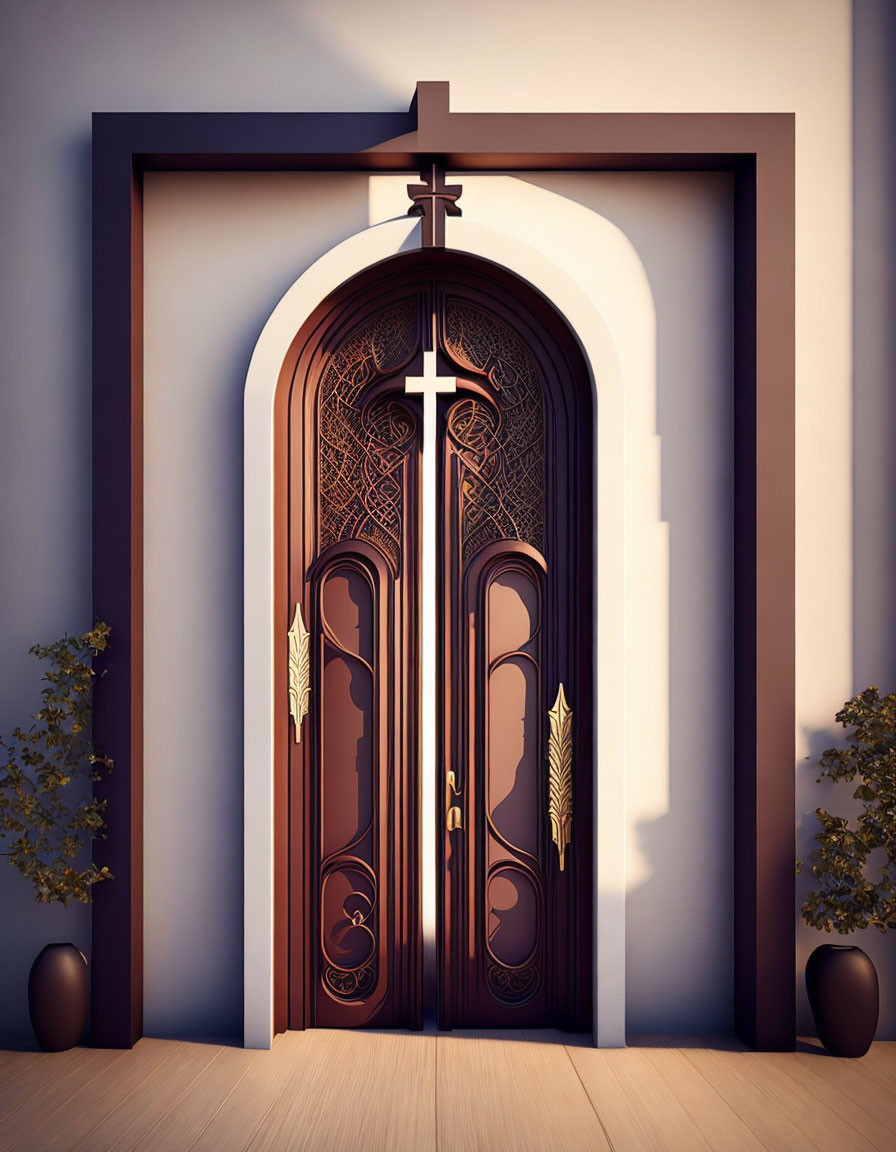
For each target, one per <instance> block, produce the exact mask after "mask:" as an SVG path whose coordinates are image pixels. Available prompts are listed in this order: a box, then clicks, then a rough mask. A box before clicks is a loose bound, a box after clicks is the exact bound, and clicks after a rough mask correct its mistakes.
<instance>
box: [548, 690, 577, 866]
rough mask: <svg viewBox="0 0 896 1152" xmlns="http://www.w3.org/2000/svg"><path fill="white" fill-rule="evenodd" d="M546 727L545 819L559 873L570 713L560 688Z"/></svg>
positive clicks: (568, 791)
mask: <svg viewBox="0 0 896 1152" xmlns="http://www.w3.org/2000/svg"><path fill="white" fill-rule="evenodd" d="M548 724H549V734H548V764H549V765H550V774H549V784H548V816H549V817H550V820H551V839H552V840H553V841H554V843H555V844H556V845H557V852H558V854H559V856H560V871H561V872H562V871H563V865H564V858H565V856H566V847H567V845H568V844H569V841H570V839H571V838H572V709H571V708H570V706H569V705H568V704H567V702H566V693H565V692H564V691H563V685H562V684H561V685H560V687H559V689H558V691H557V699H556V700H555V701H554V707H553V708H551V710H550V711H549V712H548Z"/></svg>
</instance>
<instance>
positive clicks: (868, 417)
mask: <svg viewBox="0 0 896 1152" xmlns="http://www.w3.org/2000/svg"><path fill="white" fill-rule="evenodd" d="M856 11H857V17H856V28H857V39H856V48H857V51H859V52H860V57H859V62H858V66H857V69H856V78H857V82H858V84H859V94H860V99H861V100H862V101H863V102H864V103H863V108H864V110H865V114H864V115H863V117H862V118H861V121H860V122H859V134H860V135H861V136H863V139H864V135H863V133H864V129H865V126H867V125H868V124H873V125H876V126H878V127H880V125H881V124H882V123H883V125H884V128H886V123H887V121H886V117H881V115H875V114H874V113H875V111H876V109H879V108H880V107H881V103H882V101H883V99H884V98H885V97H886V98H889V96H890V92H891V88H890V87H889V86H890V85H891V83H892V76H893V74H894V71H896V69H894V67H893V57H892V52H893V48H892V38H891V39H889V40H888V39H887V38H886V34H885V33H886V29H887V28H888V27H890V25H888V23H887V22H888V19H889V17H888V15H887V6H886V4H884V3H881V2H880V0H858V2H857V4H856ZM433 19H437V20H438V34H437V35H434V34H433V26H432V23H431V22H430V20H429V19H428V18H427V17H426V14H425V12H423V11H422V10H421V9H420V6H419V5H418V4H416V3H413V2H412V0H382V2H380V3H378V4H376V5H370V4H369V3H365V2H362V0H339V2H333V0H330V2H326V3H325V2H324V0H304V2H303V3H301V4H298V3H295V2H290V0H260V2H259V3H256V4H254V5H251V6H247V5H244V4H237V3H235V2H233V0H225V2H224V3H221V2H220V0H215V2H214V3H213V2H212V0H192V2H191V4H190V5H189V6H188V7H187V8H186V10H185V6H184V5H182V4H181V3H179V2H177V0H157V3H155V4H153V5H151V6H149V5H146V4H144V3H142V2H138V0H121V2H119V3H117V4H114V5H112V4H108V3H105V2H101V0H44V2H43V3H41V4H31V5H24V4H23V5H17V6H14V7H10V8H9V9H8V10H7V11H6V12H5V13H4V35H3V37H2V40H0V139H2V141H3V147H4V169H3V177H2V180H0V219H2V220H3V222H4V233H3V242H4V248H3V250H4V259H3V261H2V266H0V282H2V285H3V288H2V300H3V308H2V309H0V372H2V380H3V388H2V399H0V404H2V414H0V468H2V484H0V524H2V530H3V533H4V535H3V549H2V553H0V603H2V604H3V605H4V606H6V610H5V612H4V614H3V624H4V627H3V629H2V630H0V730H8V729H9V727H11V725H12V724H14V723H15V722H16V721H17V720H18V719H20V718H21V717H22V715H23V713H24V712H26V711H27V710H28V709H30V707H31V701H32V700H33V699H34V698H35V697H36V684H35V683H34V670H33V668H32V667H31V663H32V662H31V661H30V659H29V658H28V657H26V656H25V655H24V653H25V650H26V649H27V647H28V645H29V644H30V643H32V642H33V641H34V640H36V639H47V638H51V637H52V636H54V635H56V634H58V633H60V632H61V631H62V630H63V629H66V628H67V629H69V630H73V629H81V628H83V627H86V626H87V624H88V623H89V621H90V613H91V606H90V548H89V536H90V432H89V405H90V377H89V371H90V364H89V359H90V357H89V327H90V314H89V279H90V259H89V236H90V217H89V195H90V185H89V179H90V175H89V131H90V124H89V115H90V112H91V111H93V110H118V111H130V110H140V111H146V110H160V111H161V110H233V109H242V110H274V111H276V110H280V109H289V110H295V109H346V110H364V109H377V110H397V109H402V108H405V107H406V106H407V103H408V100H409V98H410V95H411V93H412V91H413V86H414V82H415V81H416V80H417V79H450V80H451V82H452V99H453V104H454V107H455V108H457V109H458V110H464V109H483V110H492V109H495V110H505V109H545V110H549V109H562V110H571V109H582V110H590V111H602V110H626V111H638V110H649V111H655V110H658V109H659V110H668V111H720V110H727V111H737V110H740V111H751V112H753V111H766V110H772V111H790V112H794V113H795V114H796V123H797V486H798V487H797V521H798V537H797V571H798V581H799V583H798V601H797V737H798V743H799V747H798V753H799V756H800V761H799V765H800V768H801V769H802V765H803V760H802V757H803V756H804V755H806V754H808V753H809V751H810V750H815V748H816V747H817V746H818V745H821V746H823V745H824V743H825V742H826V741H827V739H828V736H827V735H826V734H825V735H822V736H821V737H818V738H817V739H816V738H815V736H814V735H813V734H814V733H816V732H818V731H822V732H823V733H826V732H830V733H831V735H832V736H835V735H836V734H837V733H836V732H834V731H833V730H832V729H831V720H832V716H833V713H834V711H835V710H836V708H837V707H838V706H839V704H840V703H841V702H842V701H843V700H844V699H845V698H846V697H847V696H848V695H850V694H851V692H852V691H853V690H854V689H855V688H857V687H862V686H863V683H864V681H865V680H867V679H868V678H880V679H883V677H884V676H886V675H890V676H892V675H893V671H894V664H893V647H894V645H893V644H892V643H889V644H888V645H887V646H886V650H885V651H882V646H881V645H880V643H879V641H878V639H877V637H878V636H880V634H881V633H882V632H883V631H884V630H885V629H884V628H882V627H881V625H880V622H881V621H890V622H892V608H891V604H892V596H891V595H890V592H889V587H890V580H889V571H890V568H891V565H889V563H888V560H889V557H890V556H892V554H893V551H892V541H893V536H892V533H891V532H890V531H889V529H887V530H886V531H885V533H884V534H885V535H886V538H887V541H888V542H889V547H888V548H883V547H881V546H880V544H879V541H880V527H879V526H880V524H881V523H883V524H884V525H889V524H892V522H893V517H892V498H891V497H890V496H889V495H880V493H883V492H885V491H886V487H887V486H886V484H885V483H883V482H881V478H884V477H886V476H887V475H888V472H887V468H888V467H889V465H888V461H889V460H891V459H892V458H893V455H894V452H893V444H894V438H896V432H894V426H893V421H892V419H891V415H892V413H891V409H890V407H889V404H890V401H889V400H888V399H887V397H888V394H889V390H890V387H891V385H890V382H889V380H888V377H887V371H888V365H889V364H890V363H891V361H892V357H891V356H890V355H889V352H890V350H891V348H890V345H889V344H888V343H887V341H888V339H889V337H888V335H887V333H888V332H889V330H890V329H891V327H892V326H891V324H890V320H889V317H890V316H891V315H892V309H891V308H886V307H883V308H882V309H881V311H880V312H879V313H878V312H876V311H874V310H871V309H869V308H868V307H862V315H861V322H857V334H858V335H859V337H860V342H859V343H858V344H857V345H856V351H855V361H854V367H855V373H856V380H857V383H859V384H860V387H861V392H860V394H859V393H857V395H856V401H857V409H856V415H857V418H858V419H862V420H863V421H865V424H864V425H863V426H867V424H868V423H869V422H870V423H871V425H872V427H873V430H874V433H875V434H874V435H871V436H869V437H867V438H863V439H862V441H861V443H860V449H861V453H860V454H861V456H862V461H861V465H862V466H861V468H859V466H858V462H857V474H858V475H859V477H860V478H861V480H862V482H863V484H866V485H869V486H871V487H872V488H873V489H874V490H873V493H871V494H870V495H869V497H868V500H864V499H862V498H861V497H860V503H859V504H858V509H859V511H860V512H861V513H862V517H863V518H862V522H861V524H859V523H857V526H856V533H855V536H854V535H853V512H852V496H851V493H852V481H853V467H852V458H851V448H852V441H851V402H852V392H851V372H852V370H853V360H852V357H851V350H850V338H851V302H852V297H851V264H850V260H851V243H852V233H851V220H850V210H851V191H852V184H851V90H850V83H851V77H850V52H851V7H850V5H849V3H848V2H847V0H824V2H823V3H819V2H818V0H755V2H753V3H750V4H743V3H741V2H740V0H679V2H677V3H675V4H668V3H666V2H665V0H630V2H629V3H628V4H627V5H620V4H617V3H615V2H611V0H595V2H594V3H592V4H590V5H583V4H582V3H581V2H580V0H556V3H554V4H553V5H552V6H551V19H550V20H545V19H544V6H543V5H542V4H540V3H535V0H526V2H525V3H520V2H519V0H514V2H513V3H511V0H495V2H493V3H490V4H489V5H482V4H481V3H479V2H478V0H458V2H457V3H456V4H454V5H453V6H452V7H451V9H450V11H447V12H443V11H442V10H439V12H438V14H437V15H436V16H434V17H433ZM474 24H475V27H476V35H475V36H474V35H471V33H470V28H471V26H473V25H474ZM569 28H571V29H572V30H573V34H572V35H569V34H568V33H567V29H569ZM887 52H889V53H890V55H889V58H888V61H887V59H886V58H885V59H884V62H883V63H881V55H882V54H883V55H884V56H885V54H886V53H887ZM874 61H877V64H876V66H875V67H866V64H869V65H870V64H872V63H873V62H874ZM893 138H894V134H893V133H892V132H888V131H886V130H884V131H883V132H882V134H881V135H880V138H879V139H878V140H876V141H875V142H874V143H873V145H868V144H867V143H865V144H862V151H861V155H860V158H861V161H862V164H861V167H860V169H857V180H858V181H859V184H858V185H857V195H858V194H859V193H860V192H861V193H862V194H863V195H865V196H868V195H870V194H871V190H872V189H874V188H875V186H877V187H878V188H882V187H890V188H892V180H893V176H892V172H893V168H892V157H893ZM860 144H861V141H860ZM860 172H861V173H862V174H864V175H863V177H862V178H861V179H860V176H859V173H860ZM887 182H889V183H887ZM862 203H863V206H864V208H865V209H866V210H867V211H870V212H871V215H872V217H873V219H874V226H873V227H872V228H870V229H869V227H868V225H867V220H868V219H869V217H868V216H865V217H864V218H863V220H862V221H859V222H857V242H858V243H859V246H860V247H861V248H862V252H863V253H864V255H863V257H862V260H861V262H860V264H859V265H858V268H857V271H858V273H859V275H860V277H861V285H863V286H864V288H865V291H864V294H863V293H859V294H858V295H857V305H861V304H862V302H863V301H864V302H865V303H866V304H867V300H868V294H869V293H870V295H871V297H872V298H875V299H880V298H881V297H880V295H879V294H878V295H875V294H876V293H883V294H884V295H885V296H886V294H887V293H889V296H888V297H886V298H888V299H890V300H891V301H892V292H893V289H892V281H891V279H888V278H887V275H886V273H885V272H884V271H883V269H886V268H888V267H889V268H892V267H893V265H894V260H893V252H892V230H891V229H892V209H891V207H890V206H889V205H891V204H892V197H888V198H886V200H885V203H884V204H883V205H882V204H881V203H880V202H874V203H873V204H872V205H871V206H870V208H869V204H868V201H867V200H863V201H862ZM888 224H889V225H890V229H889V230H888V229H887V227H886V225H888ZM882 229H883V231H882ZM869 236H871V237H873V238H874V239H873V240H869ZM888 243H889V245H890V247H889V255H888V253H887V244H888ZM863 245H864V247H862V246H863ZM879 269H881V270H879ZM250 339H251V337H250V336H249V335H248V334H246V340H247V341H248V340H250ZM876 413H882V414H883V417H884V419H885V421H886V423H885V425H884V426H882V425H881V424H880V422H878V421H876V419H875V414H876ZM869 501H870V502H869ZM867 508H873V509H874V510H875V511H874V515H873V516H869V517H867V518H866V517H865V509H867ZM869 524H870V525H871V526H870V527H869ZM854 547H857V548H859V549H860V550H861V551H860V553H858V554H856V553H854V551H853V549H854ZM853 571H855V572H856V573H862V576H861V581H862V582H861V593H862V600H861V603H859V602H858V601H857V602H856V609H855V620H854V607H853V594H852V583H853ZM857 581H858V577H857ZM857 587H858V583H857ZM97 607H98V609H99V610H101V607H102V606H100V605H98V606H97ZM854 623H855V624H856V625H857V626H858V628H859V632H860V633H861V638H862V639H861V645H860V646H859V647H858V648H857V649H856V650H855V651H854V648H853V639H854ZM225 626H226V625H225ZM890 633H891V634H892V630H890ZM871 637H873V638H871ZM854 660H855V661H856V665H855V677H857V681H858V682H854V674H853V662H854ZM815 802H816V801H815V796H814V789H813V788H812V787H811V785H807V786H806V790H805V791H801V793H800V798H799V805H800V810H801V811H809V810H811V808H814V806H815ZM21 883H22V881H21V880H20V878H19V877H18V876H16V875H14V874H12V872H11V870H9V869H0V909H2V911H3V915H4V918H6V917H7V914H8V913H10V911H11V910H12V909H14V908H15V909H16V910H17V913H16V914H17V915H18V910H19V908H20V906H21V903H22V898H21V890H20V889H18V888H16V887H15V886H16V885H20V884H21ZM28 906H29V907H30V905H28ZM38 911H40V910H38V909H35V916H36V915H37V912H38ZM63 920H64V922H65V923H67V924H69V925H70V929H69V935H70V936H71V937H72V938H73V939H76V940H81V939H83V937H84V935H85V926H86V925H87V924H88V919H87V913H86V911H85V910H84V909H81V908H76V909H70V910H68V912H66V913H65V914H64V916H63ZM36 924H37V919H34V920H31V919H30V918H28V917H23V920H22V931H21V932H20V933H19V934H18V935H17V938H16V942H13V943H12V944H10V945H9V946H8V947H6V948H4V949H0V965H2V968H0V976H2V977H3V986H4V987H5V988H8V989H11V990H12V991H11V993H10V995H9V996H6V997H4V998H3V1001H2V1003H0V1034H2V1035H3V1036H4V1037H9V1038H12V1039H17V1038H18V1039H21V1038H23V1037H27V1035H28V1029H27V1024H25V1022H24V1021H25V1010H24V999H23V997H24V991H23V989H24V981H25V980H26V978H27V968H28V965H29V964H30V962H31V958H32V956H33V954H34V948H33V936H34V935H35V934H37V935H40V934H41V932H42V931H43V929H38V928H37V927H36ZM58 931H61V929H56V928H54V930H53V934H54V935H56V934H57V932H58ZM29 934H30V935H29ZM19 940H22V941H23V943H19V942H18V941H19ZM814 943H815V934H813V933H808V934H806V933H802V934H801V950H802V951H801V959H802V958H804V956H805V950H806V948H808V947H810V946H811V945H812V944H814ZM874 943H875V944H876V945H878V948H877V951H878V952H879V954H880V957H881V959H882V961H883V963H882V964H881V975H882V979H883V981H884V996H885V1014H884V1022H883V1026H882V1032H883V1033H885V1034H889V1035H891V1036H892V1035H896V993H894V990H893V984H892V981H893V975H892V974H893V972H894V971H896V964H894V963H893V957H894V949H896V942H894V940H893V939H891V938H886V939H882V940H879V941H875V942H874ZM17 988H18V989H21V990H22V991H21V993H18V992H16V991H15V989H17Z"/></svg>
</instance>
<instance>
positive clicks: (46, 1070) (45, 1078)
mask: <svg viewBox="0 0 896 1152" xmlns="http://www.w3.org/2000/svg"><path fill="white" fill-rule="evenodd" d="M34 1055H36V1056H37V1057H38V1058H37V1059H36V1060H34V1061H29V1062H28V1063H26V1064H24V1065H23V1066H22V1067H21V1068H20V1069H19V1071H18V1072H17V1073H16V1074H15V1075H13V1076H11V1077H10V1078H9V1079H8V1080H7V1081H6V1082H5V1084H4V1085H3V1087H2V1089H0V1120H3V1119H4V1118H5V1117H6V1116H8V1115H9V1114H10V1113H11V1112H13V1111H14V1110H15V1109H17V1108H18V1107H19V1106H20V1105H21V1104H22V1103H24V1102H25V1101H26V1100H28V1099H29V1098H30V1097H31V1096H32V1095H33V1094H34V1093H35V1092H36V1091H38V1090H42V1089H44V1088H48V1087H49V1086H50V1085H51V1084H52V1083H53V1081H54V1080H56V1079H57V1078H58V1077H60V1076H64V1075H65V1074H66V1073H67V1072H69V1071H71V1069H73V1068H76V1067H77V1066H78V1064H80V1063H81V1061H82V1060H84V1059H85V1058H86V1056H87V1049H86V1048H69V1050H68V1051H67V1052H45V1053H42V1054H38V1053H35V1054H34Z"/></svg>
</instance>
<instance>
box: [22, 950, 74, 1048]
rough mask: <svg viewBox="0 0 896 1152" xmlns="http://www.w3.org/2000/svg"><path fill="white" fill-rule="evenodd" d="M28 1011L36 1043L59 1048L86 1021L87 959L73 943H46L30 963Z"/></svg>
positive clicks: (69, 1044)
mask: <svg viewBox="0 0 896 1152" xmlns="http://www.w3.org/2000/svg"><path fill="white" fill-rule="evenodd" d="M28 1011H29V1013H30V1014H31V1027H32V1028H33V1029H34V1035H35V1036H36V1038H37V1042H38V1044H39V1045H40V1046H41V1048H43V1050H44V1051H45V1052H63V1051H65V1049H66V1048H73V1047H74V1046H75V1045H76V1044H77V1043H78V1041H79V1040H80V1039H81V1033H82V1032H83V1031H84V1025H85V1023H86V1022H87V961H86V960H85V958H84V957H83V955H82V954H81V953H80V952H79V951H78V949H77V948H76V947H75V946H74V944H48V945H47V946H46V948H44V949H43V951H42V952H41V953H40V955H39V956H38V957H37V959H36V960H35V961H34V963H33V964H32V965H31V972H30V974H29V976H28Z"/></svg>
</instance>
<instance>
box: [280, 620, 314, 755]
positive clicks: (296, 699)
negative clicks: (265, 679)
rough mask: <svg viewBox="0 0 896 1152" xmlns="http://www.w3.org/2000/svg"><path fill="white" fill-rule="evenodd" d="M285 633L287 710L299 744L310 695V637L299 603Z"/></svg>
mask: <svg viewBox="0 0 896 1152" xmlns="http://www.w3.org/2000/svg"><path fill="white" fill-rule="evenodd" d="M286 635H287V640H288V642H289V711H290V714H291V715H292V719H293V723H294V724H295V729H296V744H301V742H302V721H303V720H304V719H305V716H306V715H307V714H308V697H309V696H310V695H311V653H310V643H309V641H310V639H311V637H310V636H309V634H308V630H307V629H306V627H305V621H304V620H303V619H302V606H301V604H296V611H295V615H294V616H293V618H292V625H291V626H290V629H289V632H287V634H286Z"/></svg>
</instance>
